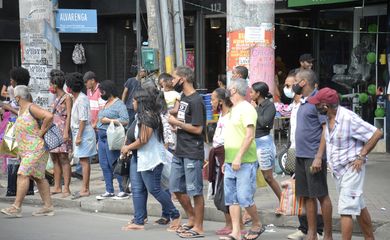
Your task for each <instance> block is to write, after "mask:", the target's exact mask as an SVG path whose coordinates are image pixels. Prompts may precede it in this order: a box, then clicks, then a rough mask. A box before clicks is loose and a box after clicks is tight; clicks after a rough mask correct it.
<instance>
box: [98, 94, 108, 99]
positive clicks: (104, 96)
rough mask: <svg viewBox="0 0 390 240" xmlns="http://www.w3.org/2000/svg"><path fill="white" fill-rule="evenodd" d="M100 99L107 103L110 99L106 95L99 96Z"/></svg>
mask: <svg viewBox="0 0 390 240" xmlns="http://www.w3.org/2000/svg"><path fill="white" fill-rule="evenodd" d="M100 97H101V98H102V99H103V100H104V101H107V100H108V99H109V98H110V96H108V95H107V94H104V95H101V96H100Z"/></svg>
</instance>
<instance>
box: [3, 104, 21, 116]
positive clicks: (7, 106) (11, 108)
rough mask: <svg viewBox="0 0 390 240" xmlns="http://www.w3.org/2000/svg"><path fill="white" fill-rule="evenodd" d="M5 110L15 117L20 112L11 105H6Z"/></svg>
mask: <svg viewBox="0 0 390 240" xmlns="http://www.w3.org/2000/svg"><path fill="white" fill-rule="evenodd" d="M3 109H4V110H7V111H10V112H12V113H13V114H15V115H18V111H17V110H16V109H15V108H13V107H11V105H9V104H4V105H3Z"/></svg>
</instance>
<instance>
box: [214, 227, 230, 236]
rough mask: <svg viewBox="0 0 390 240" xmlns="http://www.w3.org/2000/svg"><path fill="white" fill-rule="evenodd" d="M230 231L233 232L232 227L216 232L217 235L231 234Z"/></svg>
mask: <svg viewBox="0 0 390 240" xmlns="http://www.w3.org/2000/svg"><path fill="white" fill-rule="evenodd" d="M230 233H232V229H231V228H229V227H224V228H221V229H218V230H217V231H215V234H217V235H229V234H230Z"/></svg>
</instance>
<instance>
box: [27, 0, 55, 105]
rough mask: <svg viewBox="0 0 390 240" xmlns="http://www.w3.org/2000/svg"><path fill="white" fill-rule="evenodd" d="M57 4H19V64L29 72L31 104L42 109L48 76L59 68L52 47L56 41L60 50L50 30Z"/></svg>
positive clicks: (34, 0)
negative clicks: (54, 69)
mask: <svg viewBox="0 0 390 240" xmlns="http://www.w3.org/2000/svg"><path fill="white" fill-rule="evenodd" d="M57 3H58V2H57V1H54V0H53V1H49V0H19V16H20V45H21V58H22V59H21V62H22V66H23V67H24V68H26V69H28V70H29V72H30V76H31V78H30V84H29V89H30V92H31V95H32V97H33V99H34V102H35V103H36V104H38V105H40V106H42V107H43V108H49V106H50V104H51V100H52V98H51V95H50V94H49V78H48V76H49V73H50V71H51V70H52V69H53V68H57V67H58V64H59V59H58V56H57V54H56V51H57V50H56V49H55V48H54V47H53V45H52V43H53V42H54V41H53V40H54V39H56V40H57V41H56V42H57V43H58V44H56V46H57V48H60V44H59V40H58V33H56V32H55V31H54V30H53V26H54V19H53V18H54V14H53V9H54V8H56V6H57ZM49 39H50V40H51V41H49Z"/></svg>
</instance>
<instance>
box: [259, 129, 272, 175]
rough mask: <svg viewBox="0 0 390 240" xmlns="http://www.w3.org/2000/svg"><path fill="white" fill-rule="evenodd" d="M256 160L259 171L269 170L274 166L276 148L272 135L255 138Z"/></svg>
mask: <svg viewBox="0 0 390 240" xmlns="http://www.w3.org/2000/svg"><path fill="white" fill-rule="evenodd" d="M256 151H257V160H258V161H259V164H260V169H261V170H264V171H265V170H270V169H273V168H274V166H275V156H276V147H275V143H274V139H273V138H272V135H271V134H269V135H267V136H263V137H260V138H256Z"/></svg>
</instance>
